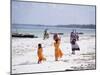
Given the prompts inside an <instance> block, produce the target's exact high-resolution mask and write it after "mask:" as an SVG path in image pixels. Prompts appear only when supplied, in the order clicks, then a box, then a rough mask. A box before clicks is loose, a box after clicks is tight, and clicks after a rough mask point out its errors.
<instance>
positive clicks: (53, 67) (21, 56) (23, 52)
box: [12, 35, 96, 74]
mask: <svg viewBox="0 0 100 75" xmlns="http://www.w3.org/2000/svg"><path fill="white" fill-rule="evenodd" d="M38 43H41V44H42V46H43V54H44V56H45V58H46V61H43V62H42V63H41V64H38V63H37V62H38V57H37V49H38ZM77 43H78V45H79V47H80V51H76V54H75V55H72V54H71V52H72V51H71V44H70V37H69V35H67V36H61V44H60V48H61V50H62V52H63V53H64V55H63V57H62V58H61V59H59V61H55V57H54V51H55V49H54V40H53V37H50V38H49V39H45V40H43V38H42V37H40V38H15V37H14V38H12V74H17V73H36V72H51V71H73V70H94V69H95V68H96V64H95V63H96V60H95V59H96V58H95V57H96V55H95V54H96V51H95V35H87V36H86V35H82V36H81V35H80V38H79V41H77Z"/></svg>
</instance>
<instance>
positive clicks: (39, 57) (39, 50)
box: [37, 48, 46, 62]
mask: <svg viewBox="0 0 100 75" xmlns="http://www.w3.org/2000/svg"><path fill="white" fill-rule="evenodd" d="M37 54H38V61H39V62H41V61H42V60H46V59H45V58H44V56H43V50H42V48H39V49H38V53H37Z"/></svg>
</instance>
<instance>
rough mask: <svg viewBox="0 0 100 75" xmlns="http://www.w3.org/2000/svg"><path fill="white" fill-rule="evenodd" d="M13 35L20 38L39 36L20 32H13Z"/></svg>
mask: <svg viewBox="0 0 100 75" xmlns="http://www.w3.org/2000/svg"><path fill="white" fill-rule="evenodd" d="M12 37H19V38H37V36H34V35H32V34H19V33H13V34H12Z"/></svg>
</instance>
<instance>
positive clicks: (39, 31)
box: [12, 25, 95, 37]
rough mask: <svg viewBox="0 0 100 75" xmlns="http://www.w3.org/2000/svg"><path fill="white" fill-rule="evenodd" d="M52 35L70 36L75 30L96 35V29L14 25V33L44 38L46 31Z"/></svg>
mask: <svg viewBox="0 0 100 75" xmlns="http://www.w3.org/2000/svg"><path fill="white" fill-rule="evenodd" d="M45 29H48V32H52V33H64V35H63V36H69V34H70V32H71V31H72V30H73V29H75V30H76V31H77V32H82V33H84V35H95V29H87V28H67V27H54V26H52V27H51V26H38V25H37V26H36V25H35V26H34V25H12V33H24V34H34V35H36V36H38V37H43V33H44V30H45Z"/></svg>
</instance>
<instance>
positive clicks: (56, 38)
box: [53, 33, 61, 41]
mask: <svg viewBox="0 0 100 75" xmlns="http://www.w3.org/2000/svg"><path fill="white" fill-rule="evenodd" d="M53 39H54V40H55V41H56V40H61V38H60V36H59V35H58V34H57V33H55V34H54V36H53Z"/></svg>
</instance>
